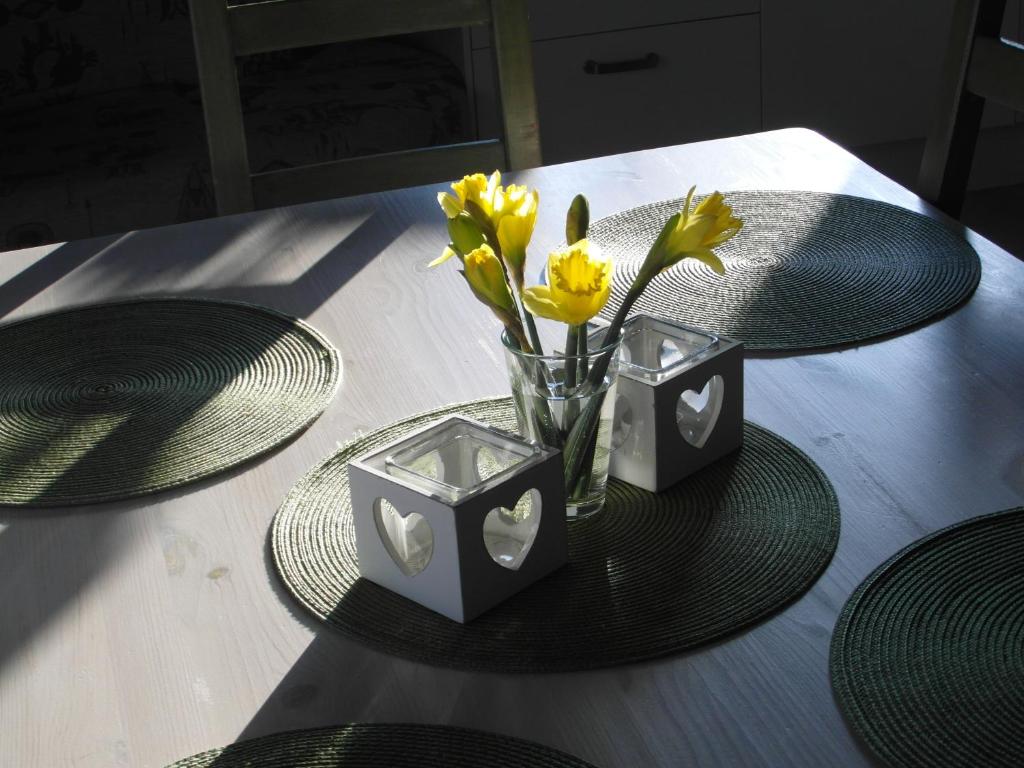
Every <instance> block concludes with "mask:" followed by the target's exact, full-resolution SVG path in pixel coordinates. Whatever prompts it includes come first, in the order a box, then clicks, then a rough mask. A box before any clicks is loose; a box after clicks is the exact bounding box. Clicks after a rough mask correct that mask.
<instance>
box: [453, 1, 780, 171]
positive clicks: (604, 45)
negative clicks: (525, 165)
mask: <svg viewBox="0 0 1024 768" xmlns="http://www.w3.org/2000/svg"><path fill="white" fill-rule="evenodd" d="M572 6H575V8H573V7H572ZM758 7H759V0H726V1H723V0H720V1H718V2H710V1H708V0H694V1H693V2H688V3H681V2H678V0H676V1H675V2H667V0H657V1H656V2H655V1H653V0H652V1H650V2H643V3H632V4H630V3H619V2H606V3H599V2H595V3H587V4H582V3H548V4H542V3H539V2H538V3H534V4H532V5H531V17H530V30H531V37H532V39H533V66H534V81H535V89H536V93H537V106H538V112H539V116H538V119H539V122H540V131H541V151H542V153H543V156H544V162H545V163H557V162H565V161H568V160H576V159H579V158H584V157H594V156H598V155H604V154H610V153H614V152H623V151H628V150H633V149H643V148H647V147H655V146H662V145H666V144H680V143H684V142H688V141H698V140H701V139H707V138H713V137H717V136H728V135H734V134H739V133H750V132H753V131H758V130H760V129H761V80H760V59H761V43H760V22H759V15H758ZM581 8H582V9H584V10H581ZM705 17H707V18H705ZM474 46H475V49H474V51H473V72H474V77H473V79H474V90H475V95H476V114H477V116H478V129H479V135H480V136H481V137H488V136H496V135H498V133H499V130H498V125H497V114H498V113H497V109H496V104H495V102H494V99H495V94H496V93H497V89H496V87H495V85H494V71H493V65H492V54H491V51H490V49H489V47H488V41H487V38H486V37H478V38H474Z"/></svg>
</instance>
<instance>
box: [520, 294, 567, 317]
mask: <svg viewBox="0 0 1024 768" xmlns="http://www.w3.org/2000/svg"><path fill="white" fill-rule="evenodd" d="M523 306H525V307H526V309H527V310H528V311H529V312H530V314H531V315H536V316H537V317H545V318H547V319H548V320H557V321H558V322H560V323H564V322H567V320H566V319H565V317H564V316H563V315H562V313H561V310H560V309H559V307H558V305H557V304H555V302H554V301H553V300H552V299H551V289H550V288H549V287H548V286H546V285H534V286H531V287H529V288H527V289H526V290H524V291H523Z"/></svg>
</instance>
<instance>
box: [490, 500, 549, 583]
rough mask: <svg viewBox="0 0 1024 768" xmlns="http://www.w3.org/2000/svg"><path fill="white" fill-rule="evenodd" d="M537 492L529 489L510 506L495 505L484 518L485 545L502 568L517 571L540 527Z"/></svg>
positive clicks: (539, 502)
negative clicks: (510, 507)
mask: <svg viewBox="0 0 1024 768" xmlns="http://www.w3.org/2000/svg"><path fill="white" fill-rule="evenodd" d="M540 514H541V501H540V491H538V490H537V489H536V488H531V489H530V490H528V491H527V492H526V493H524V494H523V495H522V496H520V497H519V501H517V502H516V504H515V506H514V507H512V509H508V508H507V507H495V508H494V509H492V510H491V511H490V512H488V513H487V517H485V518H484V546H485V547H487V554H489V555H490V556H491V559H492V560H494V562H496V563H497V564H498V565H500V566H501V567H502V568H508V569H509V570H510V571H518V570H519V566H521V565H522V564H523V561H524V560H526V556H527V555H529V554H530V548H531V547H533V541H534V539H536V538H537V530H538V529H539V528H540Z"/></svg>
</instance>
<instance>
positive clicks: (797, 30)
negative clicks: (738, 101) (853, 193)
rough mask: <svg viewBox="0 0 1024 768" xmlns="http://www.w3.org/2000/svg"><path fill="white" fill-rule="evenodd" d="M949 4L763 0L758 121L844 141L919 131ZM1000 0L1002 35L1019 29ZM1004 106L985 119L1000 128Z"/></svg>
mask: <svg viewBox="0 0 1024 768" xmlns="http://www.w3.org/2000/svg"><path fill="white" fill-rule="evenodd" d="M953 4H954V0H907V1H906V2H892V0H858V1H857V2H855V3H836V2H821V0H763V5H762V9H761V21H762V24H763V25H764V34H763V41H764V55H763V59H762V71H763V78H764V79H763V87H764V127H765V128H766V129H772V128H784V127H790V126H794V125H800V126H807V127H811V128H815V129H816V130H819V131H821V132H823V133H825V134H826V135H828V136H830V137H831V138H834V139H836V140H838V141H839V142H841V143H843V144H846V145H848V146H860V145H865V144H877V143H881V142H892V141H898V140H905V139H915V138H920V137H923V136H924V135H925V134H926V132H927V128H928V125H929V122H930V121H931V119H932V113H933V109H934V104H935V98H936V89H937V87H938V82H939V70H940V68H941V65H942V60H943V57H944V55H945V51H946V45H947V42H948V35H949V24H950V19H951V17H952V11H953ZM1020 9H1021V3H1020V0H1009V3H1008V4H1007V11H1006V23H1005V25H1004V34H1006V35H1008V36H1013V37H1015V36H1018V35H1019V34H1020V26H1019V25H1020ZM1012 121H1013V115H1012V113H1010V112H1009V110H1002V109H993V110H989V114H988V115H987V116H986V123H987V124H989V125H993V124H1001V125H1008V124H1010V123H1011V122H1012Z"/></svg>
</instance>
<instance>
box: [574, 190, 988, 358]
mask: <svg viewBox="0 0 1024 768" xmlns="http://www.w3.org/2000/svg"><path fill="white" fill-rule="evenodd" d="M726 200H727V202H728V203H730V204H731V205H732V206H733V208H734V209H735V212H736V214H737V215H738V216H740V217H741V218H742V219H743V220H744V226H743V229H742V230H741V232H740V234H739V235H737V236H736V237H734V238H733V239H732V240H729V241H728V242H726V243H725V244H724V245H722V246H720V247H719V248H716V249H715V251H716V253H718V255H719V256H720V257H721V259H722V262H723V263H724V264H725V269H726V273H725V275H724V276H723V277H719V276H718V275H716V274H715V273H714V272H712V271H711V270H710V269H709V268H708V267H706V266H704V265H703V264H701V263H700V262H698V261H696V260H694V259H684V260H683V261H682V262H680V263H679V264H677V265H676V266H674V267H672V268H671V269H669V270H667V271H666V272H664V273H662V274H661V275H659V276H658V277H657V278H655V280H654V281H653V282H652V283H651V285H650V286H649V287H648V288H647V290H646V291H645V292H644V294H643V296H642V297H641V299H640V300H639V301H638V302H637V303H636V305H635V309H634V311H636V312H647V313H649V314H654V315H660V316H662V317H668V318H671V319H674V320H677V321H680V322H683V323H686V324H687V325H692V326H696V327H698V328H706V329H708V330H710V331H713V332H716V333H721V334H724V335H726V336H731V337H733V338H736V339H740V340H742V341H743V342H744V344H745V346H746V347H747V348H748V349H759V350H784V349H809V348H815V347H827V346H834V345H838V344H847V343H851V342H857V341H862V340H864V339H870V338H873V337H876V336H882V335H885V334H889V333H893V332H895V331H899V330H902V329H904V328H907V327H909V326H912V325H915V324H917V323H920V322H922V321H924V320H927V319H928V318H931V317H933V316H935V315H937V314H940V313H942V312H945V311H947V310H950V309H952V308H953V307H955V306H957V305H958V304H960V303H961V302H963V301H964V300H965V299H967V298H968V297H969V296H970V295H971V293H973V291H974V289H975V287H976V286H977V285H978V280H979V279H980V277H981V265H980V263H979V261H978V254H977V253H976V252H975V251H974V249H973V248H972V247H971V246H970V245H969V244H968V243H967V241H965V240H964V239H963V238H962V237H961V236H960V235H958V234H956V233H954V232H953V231H951V230H950V229H948V228H947V227H946V226H944V225H943V224H941V223H939V222H937V221H934V220H933V219H929V218H927V217H926V216H921V215H920V214H916V213H912V212H910V211H907V210H905V209H903V208H899V207H897V206H894V205H889V204H888V203H880V202H877V201H874V200H865V199H863V198H859V197H850V196H848V195H834V194H824V193H820V192H775V191H751V190H746V191H736V192H729V193H727V194H726ZM682 202H683V201H682V200H667V201H665V202H659V203H653V204H651V205H645V206H641V207H639V208H633V209H631V210H628V211H624V212H622V213H618V214H615V215H614V216H609V217H607V218H604V219H601V220H599V221H596V222H594V224H593V225H592V226H591V228H590V233H589V237H590V239H591V240H592V241H594V242H596V243H598V244H599V245H601V246H602V248H604V249H605V251H606V252H608V253H611V255H612V256H613V257H614V259H615V265H616V266H615V280H614V283H613V288H612V295H611V298H610V299H609V301H608V305H607V306H606V307H605V310H604V312H603V314H605V315H607V316H608V317H611V315H613V314H614V312H615V310H616V309H617V308H618V306H619V304H620V303H621V302H622V299H623V298H624V296H625V294H626V290H627V289H628V288H629V286H630V285H631V284H632V282H633V278H634V277H635V276H636V273H637V271H638V269H639V267H640V264H641V263H642V262H643V259H644V257H645V256H646V255H647V251H648V250H649V248H650V246H651V244H652V243H653V242H654V240H655V238H656V237H657V235H658V232H659V231H660V230H661V227H662V225H663V224H664V223H665V221H666V220H667V219H668V218H669V216H671V215H672V214H673V213H675V212H676V211H678V210H679V209H680V207H681V205H682Z"/></svg>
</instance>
